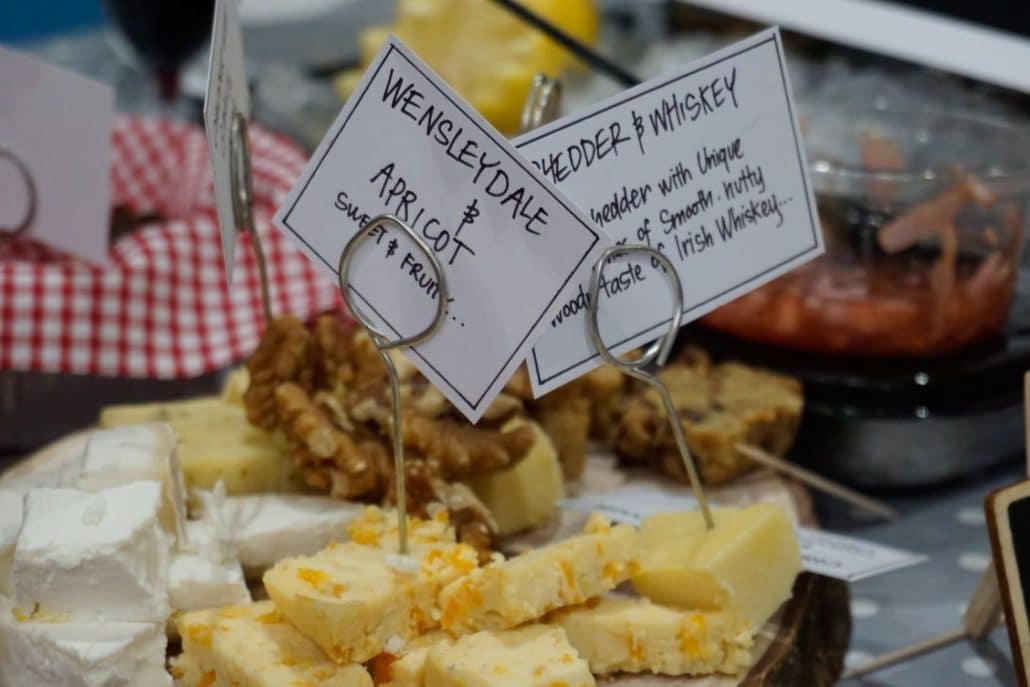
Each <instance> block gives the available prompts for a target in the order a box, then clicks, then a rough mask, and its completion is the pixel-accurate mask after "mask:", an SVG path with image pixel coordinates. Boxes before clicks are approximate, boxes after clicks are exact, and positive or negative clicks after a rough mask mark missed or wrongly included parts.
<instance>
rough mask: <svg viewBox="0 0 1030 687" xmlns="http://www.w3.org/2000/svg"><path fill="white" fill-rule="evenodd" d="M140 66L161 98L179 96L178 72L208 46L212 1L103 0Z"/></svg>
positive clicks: (170, 98) (213, 5)
mask: <svg viewBox="0 0 1030 687" xmlns="http://www.w3.org/2000/svg"><path fill="white" fill-rule="evenodd" d="M104 6H105V7H106V9H107V12H108V14H109V15H110V16H111V18H112V19H113V20H114V23H115V25H116V26H118V28H119V30H120V31H121V33H122V35H123V37H124V38H125V39H126V41H127V42H128V44H129V46H130V47H131V48H132V52H133V53H134V54H135V57H136V58H137V59H138V61H139V62H140V63H141V64H142V66H143V67H144V68H145V69H146V70H148V71H150V72H151V73H152V74H153V75H154V76H155V78H156V79H157V84H158V88H159V90H160V93H161V97H162V98H164V100H165V101H166V102H171V101H172V100H174V99H175V97H176V96H177V95H178V93H179V71H180V70H181V69H182V67H183V65H184V64H185V63H186V62H187V60H189V59H190V58H191V57H192V56H193V55H194V53H196V52H197V50H198V49H199V48H200V47H201V46H202V45H204V44H205V43H206V42H207V39H208V36H209V35H210V33H211V21H212V18H213V17H214V7H215V2H214V0H104Z"/></svg>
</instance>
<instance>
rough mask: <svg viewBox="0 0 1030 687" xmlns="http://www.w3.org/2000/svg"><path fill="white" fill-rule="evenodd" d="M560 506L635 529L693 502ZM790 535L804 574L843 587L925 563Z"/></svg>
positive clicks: (630, 495)
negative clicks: (795, 542)
mask: <svg viewBox="0 0 1030 687" xmlns="http://www.w3.org/2000/svg"><path fill="white" fill-rule="evenodd" d="M561 505H562V507H563V508H566V509H568V510H574V511H579V512H581V513H594V512H598V513H601V514H602V515H604V516H605V517H607V518H608V519H610V520H613V521H615V522H624V523H627V524H630V525H633V526H636V527H639V526H640V523H641V522H642V521H643V520H644V519H646V518H648V517H650V516H652V515H655V514H657V513H671V512H676V511H681V510H694V509H696V508H697V501H695V500H694V499H693V497H690V496H680V495H678V494H674V493H670V492H667V491H663V490H660V489H656V488H654V487H649V486H632V487H625V488H623V489H618V490H616V491H612V492H608V493H606V494H599V495H592V496H584V497H580V498H576V499H567V500H565V501H562V504H561ZM796 532H797V537H798V546H799V547H800V549H801V562H802V565H803V566H804V569H805V570H807V571H808V572H811V573H816V574H818V575H825V576H827V577H834V578H836V579H838V580H844V581H846V582H855V581H857V580H862V579H865V578H867V577H872V576H873V575H880V574H883V573H887V572H891V571H892V570H898V569H899V568H907V567H908V566H911V565H916V564H917V563H922V562H924V561H926V560H927V558H926V556H924V555H921V554H916V553H911V552H909V551H902V550H900V549H895V548H892V547H890V546H883V545H882V544H875V543H873V542H870V541H865V540H863V539H856V538H855V537H848V536H845V535H842V534H835V533H833V532H826V531H823V530H815V529H811V528H809V527H800V526H799V527H797V528H796Z"/></svg>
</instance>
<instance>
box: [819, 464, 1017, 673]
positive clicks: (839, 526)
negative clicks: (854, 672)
mask: <svg viewBox="0 0 1030 687" xmlns="http://www.w3.org/2000/svg"><path fill="white" fill-rule="evenodd" d="M1024 478H1025V466H1024V465H1022V464H1020V463H1010V464H1009V465H1008V466H1007V467H1003V468H1001V469H998V470H992V471H990V472H988V473H986V474H982V475H978V476H975V477H973V478H969V479H966V480H963V481H962V482H960V483H957V484H953V485H948V486H944V487H939V488H935V489H927V490H921V491H918V492H911V491H909V492H904V493H900V494H895V495H891V494H887V495H884V494H879V495H878V496H881V497H884V500H886V501H887V502H889V503H890V504H891V505H892V506H894V507H895V508H897V510H898V511H899V512H900V513H901V515H902V517H901V518H900V519H899V520H898V521H897V522H894V523H886V524H885V523H881V522H878V521H875V520H870V519H868V518H866V517H863V515H862V514H861V513H856V512H854V511H852V510H850V508H849V507H847V506H843V505H841V504H840V503H839V502H833V501H830V500H827V499H824V498H821V497H820V498H818V499H817V510H818V512H819V515H820V518H821V520H822V525H823V526H824V527H826V528H827V529H832V530H835V531H839V532H845V533H848V534H853V535H855V536H860V537H863V538H867V539H870V540H873V541H876V542H880V543H883V544H887V545H890V546H897V547H899V548H903V549H908V550H911V551H917V552H921V553H925V554H926V555H927V556H929V558H930V559H929V561H928V562H926V563H923V564H921V565H917V566H914V567H911V568H906V569H904V570H899V571H896V572H892V573H887V574H885V575H880V576H878V577H874V578H871V579H868V580H863V581H860V582H857V583H855V584H853V585H852V587H851V614H852V617H853V622H854V628H853V630H852V639H851V647H850V649H849V651H848V655H847V663H848V665H849V666H850V665H859V664H861V663H864V662H866V661H868V660H870V659H872V658H874V657H876V656H879V655H880V654H883V653H885V652H887V651H891V650H893V649H896V648H899V647H901V646H905V645H908V644H912V643H914V642H918V641H921V640H924V639H928V638H930V637H933V636H935V635H938V634H941V633H944V632H948V631H950V630H956V629H959V628H960V627H961V624H962V613H963V612H964V611H965V607H966V603H967V601H968V600H969V598H970V596H972V594H973V590H974V589H975V588H976V584H977V582H979V580H980V577H981V575H982V573H983V571H984V568H985V567H986V566H987V565H988V563H989V561H990V557H991V545H990V541H989V539H988V535H987V526H986V524H985V520H984V508H983V502H984V496H986V495H987V493H988V492H989V491H991V490H992V489H994V488H996V487H1000V486H1004V485H1007V484H1011V483H1013V482H1016V481H1018V480H1020V479H1024ZM841 685H842V687H862V686H865V687H874V686H875V687H902V686H903V687H919V686H921V685H932V686H934V687H955V686H958V685H969V687H995V686H996V685H1004V686H1005V687H1015V685H1016V679H1015V675H1014V673H1013V670H1012V660H1011V652H1010V650H1009V643H1008V636H1007V634H1006V632H1005V629H1004V627H999V629H998V630H996V631H994V632H993V633H992V634H991V635H990V636H989V637H988V638H987V639H985V640H984V641H982V642H975V643H974V642H968V641H967V642H959V643H957V644H953V645H952V646H949V647H947V648H944V649H940V650H938V651H936V652H933V653H930V654H926V655H923V656H921V657H919V658H917V659H915V660H913V661H911V662H908V663H904V664H899V665H897V666H893V667H890V668H885V669H884V670H882V671H880V672H877V673H871V674H868V675H866V676H863V677H862V678H860V679H852V680H845V681H843V682H841Z"/></svg>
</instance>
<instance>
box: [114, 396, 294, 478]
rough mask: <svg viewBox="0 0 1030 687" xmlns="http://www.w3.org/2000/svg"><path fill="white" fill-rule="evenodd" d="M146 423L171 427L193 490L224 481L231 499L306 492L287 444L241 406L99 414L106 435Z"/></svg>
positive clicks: (202, 401) (171, 406)
mask: <svg viewBox="0 0 1030 687" xmlns="http://www.w3.org/2000/svg"><path fill="white" fill-rule="evenodd" d="M143 422H167V423H168V424H169V425H171V427H172V430H174V431H175V435H176V436H177V437H178V439H179V460H180V461H181V462H182V469H183V473H184V474H185V476H186V486H187V487H189V488H191V489H194V488H196V489H211V488H213V487H214V485H215V484H216V483H217V482H218V481H219V480H222V481H224V482H225V488H226V489H227V490H228V492H229V493H230V494H254V493H264V492H289V491H297V490H298V488H300V487H301V486H302V482H303V480H302V479H301V478H300V477H299V476H298V473H297V470H296V467H295V466H294V464H293V461H291V460H290V458H289V455H288V453H287V447H286V444H285V440H283V439H282V438H279V437H276V436H274V435H272V434H269V433H268V432H265V431H263V430H261V429H259V428H257V427H254V426H252V425H251V424H250V422H249V421H248V420H247V414H246V411H244V409H243V408H242V407H241V406H238V405H234V404H232V403H227V402H226V401H223V400H222V399H220V398H217V397H206V398H198V399H192V400H188V401H173V402H171V403H149V404H143V405H135V406H111V407H109V408H105V409H104V410H103V412H101V414H100V426H101V427H102V428H105V429H106V428H111V427H122V426H125V425H136V424H140V423H143Z"/></svg>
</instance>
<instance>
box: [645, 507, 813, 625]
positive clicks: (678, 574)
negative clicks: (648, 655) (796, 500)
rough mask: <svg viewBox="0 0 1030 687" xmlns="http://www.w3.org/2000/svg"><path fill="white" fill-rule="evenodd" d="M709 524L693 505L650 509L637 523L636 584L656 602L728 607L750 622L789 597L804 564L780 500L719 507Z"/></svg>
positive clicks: (764, 617)
mask: <svg viewBox="0 0 1030 687" xmlns="http://www.w3.org/2000/svg"><path fill="white" fill-rule="evenodd" d="M712 516H713V519H714V520H715V528H714V529H712V531H710V532H709V531H708V530H707V529H706V528H705V524H704V520H703V519H702V517H701V514H700V513H699V512H697V511H690V512H684V513H666V514H659V515H654V516H652V517H650V518H648V519H647V520H645V521H644V522H643V524H642V525H641V528H640V540H641V558H640V570H639V571H638V572H637V573H636V574H634V575H633V586H634V587H635V588H636V590H637V591H638V592H639V593H640V594H641V595H643V596H646V597H647V598H649V599H651V600H652V601H654V602H657V603H660V604H665V605H669V606H680V607H682V608H689V609H692V610H702V611H729V612H731V613H733V614H736V615H738V616H740V617H742V618H743V619H745V620H746V621H747V622H748V624H749V626H750V628H751V629H757V628H759V627H761V626H762V625H764V624H765V622H766V621H767V620H768V619H769V618H770V617H771V616H772V614H773V613H774V612H775V611H776V609H777V608H779V607H780V605H781V604H782V603H783V602H784V601H786V600H787V599H788V598H790V593H791V589H792V588H793V585H794V578H795V577H796V576H797V574H798V572H800V571H801V550H800V548H799V547H798V542H797V537H796V536H795V534H794V528H793V526H792V525H791V522H790V519H789V518H788V517H787V515H786V513H784V512H783V510H782V509H780V508H779V507H778V506H775V505H773V504H769V503H759V504H755V505H753V506H748V507H746V508H722V509H720V508H717V509H714V510H713V512H712Z"/></svg>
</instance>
